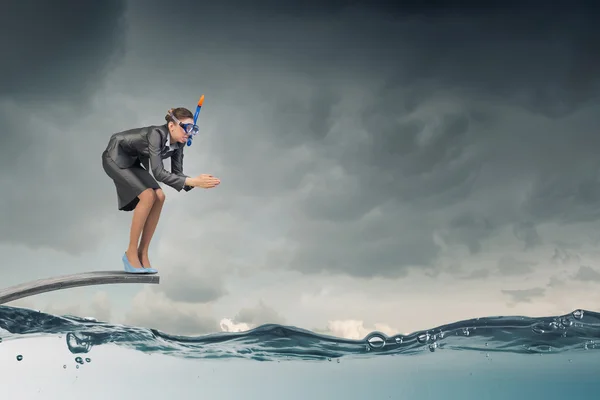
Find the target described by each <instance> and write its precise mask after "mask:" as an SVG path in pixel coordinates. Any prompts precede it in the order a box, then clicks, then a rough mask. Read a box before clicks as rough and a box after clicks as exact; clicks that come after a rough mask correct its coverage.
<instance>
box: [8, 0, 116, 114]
mask: <svg viewBox="0 0 600 400" xmlns="http://www.w3.org/2000/svg"><path fill="white" fill-rule="evenodd" d="M124 11H125V1H124V0H107V1H102V2H82V1H77V0H57V1H52V2H47V1H40V0H23V1H9V2H4V3H3V4H2V14H1V16H0V48H1V49H2V52H3V57H2V58H3V61H2V62H0V98H1V97H3V96H9V97H10V98H11V99H18V100H27V101H34V102H40V101H48V100H51V101H56V100H67V101H73V104H71V105H72V106H77V105H78V104H77V102H78V101H81V100H85V98H86V97H87V96H89V95H90V94H91V93H93V91H94V90H95V88H96V87H97V86H98V85H99V83H100V82H101V81H102V77H103V76H104V74H105V73H106V70H107V67H109V66H110V65H111V63H112V62H114V61H115V56H117V55H118V51H119V50H120V49H121V48H122V47H121V43H122V40H123V29H124V26H123V20H122V15H123V12H124Z"/></svg>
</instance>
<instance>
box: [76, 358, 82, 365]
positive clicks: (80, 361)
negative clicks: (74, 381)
mask: <svg viewBox="0 0 600 400" xmlns="http://www.w3.org/2000/svg"><path fill="white" fill-rule="evenodd" d="M75 362H76V363H78V364H83V358H81V357H76V358H75Z"/></svg>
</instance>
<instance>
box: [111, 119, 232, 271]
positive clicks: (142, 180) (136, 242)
mask: <svg viewBox="0 0 600 400" xmlns="http://www.w3.org/2000/svg"><path fill="white" fill-rule="evenodd" d="M193 117H194V116H193V115H192V113H191V111H190V110H188V109H186V108H183V107H180V108H175V109H171V110H169V111H168V112H167V115H166V116H165V120H166V123H165V124H164V125H159V126H147V127H143V128H135V129H130V130H127V131H124V132H118V133H115V134H113V135H112V136H111V137H110V140H109V142H108V146H107V147H106V150H104V152H103V153H102V166H103V168H104V171H105V172H106V174H107V175H108V176H109V177H110V178H111V179H112V180H113V182H114V184H115V187H116V190H117V200H118V207H119V210H121V211H132V210H133V219H132V221H131V231H130V236H129V246H128V248H127V250H126V251H125V254H124V255H123V264H124V268H125V271H126V272H131V273H156V272H157V271H156V270H155V269H153V268H151V265H150V260H149V259H148V248H149V246H150V241H151V240H152V235H154V231H155V230H156V226H157V225H158V220H159V217H160V213H161V210H162V206H163V204H164V202H165V194H164V192H163V191H162V189H161V187H160V185H159V184H158V182H162V183H164V184H166V185H169V186H171V187H172V188H173V189H175V190H177V191H178V192H180V191H181V190H182V189H184V190H185V191H186V192H187V191H190V190H191V189H192V188H194V187H200V188H205V189H209V188H214V187H215V186H217V185H218V184H219V183H221V182H220V180H219V179H218V178H215V177H213V176H212V175H208V174H202V175H198V176H196V177H194V178H190V177H189V176H187V175H184V173H183V149H184V146H185V143H186V142H187V140H188V137H189V136H190V135H193V134H195V133H197V131H198V127H197V126H195V125H194V120H193ZM169 157H170V158H171V172H169V171H167V170H165V168H164V166H163V160H164V159H166V158H169ZM150 171H152V175H154V177H153V176H152V175H150ZM157 181H158V182H157ZM140 235H141V240H140Z"/></svg>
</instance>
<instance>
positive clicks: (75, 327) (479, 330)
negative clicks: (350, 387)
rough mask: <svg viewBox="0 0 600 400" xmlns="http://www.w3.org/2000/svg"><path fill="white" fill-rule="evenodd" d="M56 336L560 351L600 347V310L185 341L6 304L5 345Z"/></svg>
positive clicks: (194, 344)
mask: <svg viewBox="0 0 600 400" xmlns="http://www.w3.org/2000/svg"><path fill="white" fill-rule="evenodd" d="M54 335H61V336H62V335H66V345H67V347H68V349H69V351H70V352H71V353H72V354H84V353H89V352H90V350H91V349H92V348H93V347H94V346H100V345H106V344H115V345H118V346H124V347H127V348H131V349H134V350H136V351H141V352H144V353H158V354H165V355H171V356H175V357H182V358H194V359H196V358H209V359H216V358H245V359H251V360H257V361H279V360H286V359H287V360H290V359H301V360H322V359H329V360H331V359H336V358H337V359H338V360H339V358H341V357H374V356H385V355H387V356H391V355H418V354H423V353H429V352H435V351H439V350H451V351H485V352H487V353H491V352H507V353H521V354H537V353H550V354H559V353H565V352H575V351H587V350H593V349H598V348H600V346H598V343H596V342H597V340H598V339H600V313H597V312H592V311H587V310H575V311H573V312H572V313H570V314H565V315H560V316H551V317H525V316H509V317H504V316H499V317H484V318H476V319H469V320H463V321H458V322H455V323H451V324H447V325H441V326H438V327H435V328H432V329H427V330H422V331H417V332H414V333H411V334H407V335H394V336H387V335H385V334H384V333H381V332H371V333H370V334H368V335H367V336H366V337H365V338H363V339H361V340H351V339H344V338H339V337H334V336H329V335H324V334H318V333H315V332H311V331H309V330H305V329H301V328H297V327H294V326H283V325H277V324H266V325H262V326H259V327H257V328H254V329H251V330H248V331H244V332H219V333H213V334H208V335H202V336H179V335H171V334H168V333H165V332H161V331H159V330H157V329H149V328H143V327H132V326H125V325H115V324H108V323H104V322H101V321H97V320H95V319H93V318H79V317H74V316H55V315H51V314H46V313H42V312H39V311H35V310H30V309H25V308H15V307H8V306H0V342H1V341H2V340H15V339H20V338H23V337H31V336H54Z"/></svg>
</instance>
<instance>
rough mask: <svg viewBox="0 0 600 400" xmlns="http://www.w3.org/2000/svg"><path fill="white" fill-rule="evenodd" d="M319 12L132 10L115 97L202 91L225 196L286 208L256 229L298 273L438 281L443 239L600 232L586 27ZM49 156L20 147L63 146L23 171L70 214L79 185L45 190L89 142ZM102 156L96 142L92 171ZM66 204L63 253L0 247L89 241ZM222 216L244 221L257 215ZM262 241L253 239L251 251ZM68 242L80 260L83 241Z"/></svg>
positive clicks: (528, 242) (497, 18)
mask: <svg viewBox="0 0 600 400" xmlns="http://www.w3.org/2000/svg"><path fill="white" fill-rule="evenodd" d="M323 4H325V3H319V4H317V3H316V2H309V3H303V4H300V3H299V4H298V5H296V4H291V3H285V4H283V3H277V4H274V3H272V2H264V3H259V4H256V3H253V2H247V3H243V4H237V6H236V7H235V10H236V11H235V12H231V11H230V10H229V9H228V8H230V6H232V5H233V3H232V2H224V3H220V2H211V3H199V2H193V1H174V2H171V3H168V4H166V3H163V2H145V1H134V2H131V4H130V8H129V11H130V12H129V13H128V15H129V17H130V18H131V19H130V20H128V27H129V30H130V32H131V33H132V36H131V38H130V39H131V43H133V45H132V46H131V48H130V49H129V50H130V53H128V54H129V55H130V56H131V58H130V59H129V62H130V64H129V65H128V69H127V70H125V71H121V72H120V73H121V74H122V75H121V77H120V79H122V80H121V82H122V83H123V86H124V87H125V88H126V89H124V90H127V91H128V93H133V94H139V96H140V98H141V97H144V98H146V97H149V96H153V95H156V94H160V95H164V96H165V98H168V99H169V100H166V99H161V100H160V101H171V100H170V99H174V98H178V99H179V98H183V97H187V96H188V92H187V91H188V90H189V91H190V92H191V91H195V90H196V88H197V87H202V88H203V90H204V89H206V90H207V91H210V96H209V97H207V99H210V101H207V103H206V106H207V107H206V111H207V113H206V114H203V117H202V118H204V119H203V120H202V121H203V123H206V122H205V121H210V122H211V123H212V124H213V126H215V127H216V128H215V130H217V131H218V134H216V135H214V136H213V137H211V139H210V140H211V146H212V147H211V149H212V150H213V151H214V152H215V154H216V155H215V157H216V158H218V159H219V161H220V163H221V164H222V165H223V168H222V170H221V171H220V172H221V175H222V176H220V177H221V178H222V179H223V184H222V185H221V186H222V187H221V188H219V192H217V193H219V195H220V196H223V198H225V197H227V196H238V197H240V198H243V197H244V196H252V197H254V198H258V197H261V198H263V199H268V200H269V201H272V202H273V203H276V202H277V201H280V202H284V203H285V204H284V205H278V206H279V207H280V213H279V214H278V217H281V218H275V217H274V216H273V214H269V213H267V212H265V214H269V215H270V220H269V222H268V223H265V224H264V225H269V224H273V225H275V226H276V227H275V228H272V229H274V230H276V229H280V231H281V232H282V235H283V236H284V237H285V239H286V240H288V241H289V242H290V243H289V245H290V247H292V248H294V252H293V254H292V256H293V259H292V261H291V267H292V268H295V269H298V270H301V271H306V272H317V271H323V270H326V271H334V272H337V273H346V274H351V275H354V276H361V277H368V276H374V275H380V276H403V275H405V274H406V272H407V267H410V266H421V267H422V266H429V267H433V266H435V264H436V262H437V260H438V257H439V255H440V250H441V249H440V246H439V244H437V243H436V242H435V241H434V237H439V238H441V240H443V241H444V242H445V244H446V245H457V246H464V247H465V248H467V249H468V250H469V251H470V252H471V253H477V252H481V251H483V250H482V249H483V248H484V247H483V243H484V242H486V241H491V240H494V235H495V234H496V233H497V232H498V231H499V230H500V229H503V228H506V227H509V228H510V229H512V231H513V232H514V235H515V237H516V238H517V239H518V240H521V241H523V243H524V244H525V246H529V247H532V246H535V245H537V244H540V243H542V242H543V241H542V239H543V238H542V237H540V235H539V234H538V233H537V232H538V231H537V229H538V225H539V224H541V223H543V222H547V221H557V222H574V221H581V220H588V221H590V220H596V219H597V218H598V208H597V204H600V202H597V197H598V194H597V193H596V192H597V190H596V189H594V188H593V187H592V185H594V177H595V175H594V174H595V171H597V170H598V168H600V161H598V160H600V159H598V157H597V155H596V150H595V149H596V148H597V147H598V145H600V139H599V138H598V136H597V134H596V127H597V124H596V123H595V122H600V121H598V119H599V118H600V117H597V116H596V117H595V116H594V115H593V114H591V113H590V114H585V112H586V110H585V109H584V107H586V106H588V105H589V104H590V102H592V101H593V100H594V98H595V97H596V96H597V94H598V81H599V79H598V75H597V73H596V71H597V70H598V68H596V67H597V66H598V58H597V54H600V53H598V52H597V51H596V50H597V49H596V48H597V46H598V45H597V43H600V41H598V40H597V39H598V38H599V37H598V30H595V28H593V27H594V23H595V21H594V19H593V13H590V12H585V11H578V12H575V11H573V8H561V11H562V12H560V13H556V12H553V11H556V8H555V9H554V10H551V9H550V8H544V9H541V10H540V9H539V8H537V9H535V10H534V9H533V8H532V6H531V5H527V6H526V7H523V6H518V7H517V6H516V5H515V4H516V3H504V5H503V6H502V7H500V6H496V7H494V13H492V12H491V9H490V8H484V7H482V6H477V7H473V8H471V9H469V10H466V11H465V10H464V9H456V8H454V7H449V6H443V7H442V8H441V10H440V9H438V10H432V9H431V8H427V7H425V6H418V5H413V4H411V5H410V7H394V6H392V5H390V3H388V5H386V6H384V5H382V3H376V4H374V5H367V4H360V3H357V2H336V3H333V4H332V3H327V5H326V6H324V5H323ZM528 4H532V3H528ZM509 5H510V7H509ZM511 7H513V8H511ZM516 11H518V12H516ZM118 16H119V13H118V12H117V13H115V14H114V19H109V20H108V21H105V24H104V25H99V26H107V27H110V29H111V31H110V32H107V35H104V36H102V37H104V38H108V39H105V40H108V42H103V43H104V44H106V43H117V44H119V43H120V42H119V41H118V40H115V38H117V39H118V38H119V36H118V35H119V33H120V31H119V29H117V28H116V27H117V26H119V25H117V22H116V21H118ZM66 25H67V26H68V24H66ZM113 28H114V29H113ZM115 32H116V35H117V36H114V35H115ZM89 46H95V45H94V44H90V45H89ZM98 46H99V47H98V48H99V49H105V50H106V49H108V48H109V47H106V46H103V45H98ZM117 48H118V47H117ZM169 51H172V53H169ZM75 53H76V52H75ZM59 54H60V53H59ZM68 54H72V52H69V53H68ZM76 54H77V53H76ZM89 54H93V55H96V54H99V55H102V54H104V55H105V56H106V55H107V54H106V53H103V52H102V51H100V52H99V53H93V52H91V53H89ZM108 54H109V55H110V54H113V53H110V51H108ZM115 54H118V53H115ZM102 59H104V58H102ZM65 60H68V58H65ZM79 61H81V60H79ZM96 61H97V62H98V63H97V67H98V68H100V67H102V63H101V62H99V61H98V59H96ZM71 64H73V63H72V62H71ZM84 65H87V66H90V65H92V63H91V62H90V63H84ZM94 65H96V64H94ZM94 71H95V70H94ZM50 76H52V75H50ZM84 87H85V86H81V88H82V89H81V90H83V88H84ZM169 90H170V91H171V92H170V93H167V92H169ZM71 92H73V90H72V89H71ZM168 96H172V97H168ZM176 96H177V97H176ZM194 96H195V94H194ZM156 101H157V103H158V102H159V100H156ZM178 101H179V100H178ZM161 104H162V103H161ZM157 108H158V106H157ZM7 110H8V109H7ZM162 110H163V108H162V107H160V112H161V113H162V112H163V111H162ZM209 110H210V111H209ZM203 113H204V111H203ZM6 115H11V114H10V112H7V114H6ZM26 115H27V114H26V113H25V114H22V115H20V118H24V117H25V116H26ZM161 117H162V115H161ZM594 118H595V119H594ZM213 121H214V122H213ZM20 124H21V120H20V119H15V120H13V122H12V126H13V128H14V129H17V128H18V127H19V126H21V125H20ZM203 126H205V125H203ZM107 130H108V129H107ZM94 132H95V133H97V131H94ZM46 140H47V142H46V141H43V142H37V143H35V142H33V143H32V142H29V143H31V144H30V146H32V148H31V149H30V150H28V153H26V154H28V156H27V157H32V158H34V159H36V160H40V156H38V155H35V154H36V151H43V149H45V148H46V147H47V146H52V145H58V146H57V147H56V149H57V150H55V151H56V154H58V155H60V157H58V159H59V160H67V161H55V163H56V164H50V166H49V167H48V168H47V171H48V172H46V173H45V174H46V175H43V176H42V178H39V177H38V178H36V171H35V170H33V167H28V165H29V164H28V163H27V162H26V161H20V162H18V163H15V164H13V165H14V167H15V168H16V169H17V170H19V171H22V172H23V173H25V174H27V176H30V177H31V176H33V177H34V178H31V179H32V180H33V182H34V183H33V185H32V186H33V187H35V190H36V192H35V193H40V192H41V193H44V194H45V193H47V192H49V193H51V194H52V195H54V196H59V197H55V198H56V199H63V197H60V196H64V195H63V194H62V192H63V191H66V190H67V189H66V187H67V186H68V187H70V188H73V189H77V188H80V187H81V186H82V185H85V184H86V183H85V182H86V181H85V179H84V178H81V177H80V176H79V175H76V174H75V173H74V172H73V173H72V175H70V176H69V177H68V179H64V178H61V179H62V182H63V183H62V184H64V187H63V186H62V185H58V184H56V180H54V179H50V176H49V175H50V174H52V175H53V176H55V175H57V171H61V172H62V171H65V170H69V164H70V163H72V162H73V161H72V160H70V157H71V156H70V154H71V153H70V151H71V149H72V148H73V147H77V146H84V145H85V142H84V139H80V140H81V141H80V142H76V143H70V142H69V141H68V140H65V141H64V142H61V141H60V140H57V141H53V140H48V139H46ZM19 143H22V142H19ZM103 145H104V142H103V141H101V140H100V139H98V140H97V142H94V146H97V149H98V151H97V152H94V153H93V154H98V155H99V153H100V149H101V146H103ZM53 151H54V150H53ZM89 154H90V155H91V154H92V152H90V153H89ZM573 154H576V155H577V162H574V161H573V160H574V158H573V157H574V156H573ZM17 156H18V155H17V154H14V157H15V158H14V160H23V157H20V158H17ZM300 158H302V160H300ZM41 159H42V160H44V156H42V158H41ZM188 159H190V158H186V160H188ZM192 159H193V158H192ZM4 161H6V159H5V160H4ZM76 163H78V164H79V163H83V159H82V160H77V161H76ZM94 168H96V170H94V171H97V170H98V167H97V166H95V167H94ZM90 171H91V170H90ZM81 172H82V173H83V170H81ZM97 173H98V175H95V176H98V177H99V176H101V174H102V171H101V170H100V171H99V172H97ZM5 179H7V183H9V182H10V181H11V180H9V179H8V178H5ZM46 180H47V181H48V182H52V186H50V183H48V184H45V182H46ZM20 182H24V181H23V180H21V181H20ZM27 182H30V180H28V181H27ZM74 182H77V183H74ZM42 183H44V184H42ZM90 187H91V188H92V189H90ZM85 188H86V189H85V190H81V192H85V193H79V192H78V193H79V198H78V199H77V201H78V202H79V204H86V205H89V206H90V207H94V204H105V205H106V204H109V203H110V202H111V201H113V200H114V194H113V193H112V192H110V190H112V187H111V186H110V183H109V182H108V181H106V182H105V184H104V185H103V186H101V188H98V185H96V184H94V185H88V186H85ZM18 190H19V191H20V192H19V193H20V196H22V197H19V198H17V197H13V198H11V200H10V201H11V205H12V207H13V209H14V210H18V208H17V205H21V204H25V205H27V206H28V207H29V209H30V210H31V209H33V210H34V213H33V217H27V218H31V220H27V219H26V216H25V215H26V214H24V211H23V212H21V211H17V212H15V213H14V214H15V216H14V218H15V219H14V220H11V223H12V224H14V226H19V224H22V223H23V222H28V223H29V224H30V225H31V224H33V226H36V225H35V223H36V222H35V221H36V220H37V219H40V218H41V217H42V216H43V215H46V214H47V213H44V214H42V213H41V211H37V213H38V214H36V213H35V211H36V210H38V209H39V208H36V207H35V205H36V204H39V203H38V202H37V200H36V198H35V197H33V189H27V186H24V185H21V186H19V189H18ZM78 190H79V189H78ZM89 190H92V191H89ZM93 190H97V192H94V191H93ZM11 196H12V194H11ZM15 196H16V195H15ZM70 197H71V196H70ZM23 199H26V200H25V201H23ZM64 199H66V197H64ZM227 202H228V200H225V199H224V200H223V202H222V204H228V203H227ZM57 204H59V205H58V206H53V209H54V211H53V215H55V216H59V217H60V218H61V221H63V224H66V226H62V227H61V231H60V233H61V234H60V235H56V237H55V238H54V239H44V237H43V236H42V234H41V233H40V234H39V237H36V238H29V237H28V236H26V235H24V234H19V232H18V231H16V232H10V235H9V233H3V236H4V237H6V238H8V237H9V236H11V237H13V238H14V237H17V238H19V240H25V241H27V240H29V241H30V242H35V243H39V241H40V240H42V241H43V240H47V241H50V240H54V241H55V242H57V243H58V241H59V238H61V237H62V238H66V237H67V236H65V234H64V232H69V227H70V226H79V227H81V226H82V225H69V224H76V223H75V222H65V221H77V219H78V218H81V217H83V216H84V215H85V214H83V212H82V213H81V214H78V213H79V212H78V211H74V209H73V208H72V207H71V206H70V205H69V202H67V201H64V202H63V201H59V202H58V203H57ZM249 204H250V203H247V207H250V205H249ZM267 204H268V203H267ZM256 207H258V208H259V209H261V207H263V206H261V205H260V204H257V205H256ZM4 209H6V208H4ZM106 209H107V210H108V209H109V208H108V207H107V208H106ZM110 210H113V209H112V208H111V209H110ZM68 211H71V213H68ZM230 211H231V212H234V211H239V215H240V221H242V220H243V221H246V219H247V218H250V217H249V215H251V214H249V213H248V212H247V211H245V210H242V209H241V208H240V209H233V208H232V209H231V210H230ZM199 218H200V217H199ZM244 218H246V219H244ZM51 221H52V220H51ZM182 225H183V224H182ZM254 228H256V231H257V232H256V233H255V232H254V231H253V232H250V231H247V234H248V235H250V234H251V233H252V234H253V235H259V234H260V229H259V228H261V227H260V226H254ZM206 229H207V230H209V229H210V228H206ZM71 231H72V232H76V230H75V229H71ZM35 232H41V230H39V229H38V230H35ZM236 234H237V232H236ZM19 235H20V236H19ZM30 235H31V234H30ZM33 235H35V233H34V234H33ZM77 237H78V238H81V239H80V242H79V243H78V244H77V246H84V245H86V244H87V245H91V243H92V238H90V237H86V236H85V235H81V234H80V235H78V236H77ZM232 237H233V234H232ZM232 240H233V239H232ZM66 243H67V242H61V245H66ZM68 243H71V242H68ZM72 246H74V245H72ZM278 267H279V266H278ZM216 295H217V294H215V296H216ZM209 297H211V296H209Z"/></svg>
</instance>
